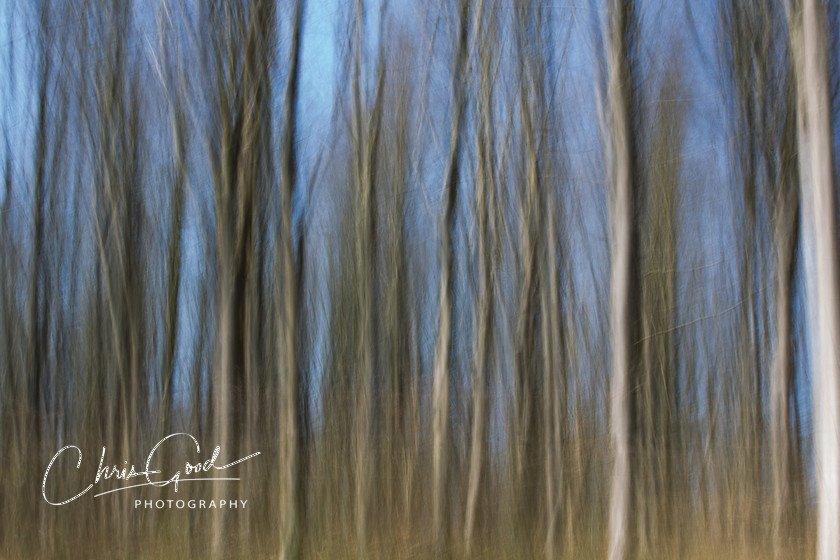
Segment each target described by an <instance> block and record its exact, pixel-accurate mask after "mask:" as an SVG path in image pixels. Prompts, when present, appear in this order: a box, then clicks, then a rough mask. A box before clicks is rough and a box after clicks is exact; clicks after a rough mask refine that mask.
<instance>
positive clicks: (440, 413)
mask: <svg viewBox="0 0 840 560" xmlns="http://www.w3.org/2000/svg"><path fill="white" fill-rule="evenodd" d="M469 13H470V9H469V2H468V1H467V0H458V22H457V25H458V30H457V36H458V38H457V43H456V45H455V52H454V53H453V67H452V74H451V79H450V89H451V91H450V95H451V99H450V111H451V115H450V119H451V125H450V132H449V154H448V156H447V161H446V169H445V170H444V177H443V180H444V183H443V205H444V206H443V214H442V216H441V221H440V227H439V231H440V253H439V255H440V277H439V284H438V332H437V343H436V345H435V356H434V366H433V367H434V369H433V372H432V541H433V546H434V550H435V554H437V555H438V556H441V555H447V554H448V550H447V547H448V543H447V538H446V537H447V535H446V532H447V527H446V510H447V505H446V502H447V500H448V498H447V492H448V478H449V477H448V468H449V467H448V455H449V453H448V447H449V442H450V433H449V431H450V427H449V382H450V379H449V377H450V360H451V353H452V348H451V345H452V311H453V306H454V303H455V302H454V295H453V294H454V291H455V289H454V280H453V278H452V277H453V275H454V259H455V257H454V253H455V246H454V245H455V242H454V240H453V234H454V230H455V202H456V200H457V198H458V183H459V181H460V171H461V168H460V166H461V142H462V135H463V133H462V129H463V128H464V122H465V120H466V107H465V106H466V95H465V91H464V89H465V74H466V66H467V50H468V35H469V33H468V29H469Z"/></svg>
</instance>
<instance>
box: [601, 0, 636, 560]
mask: <svg viewBox="0 0 840 560" xmlns="http://www.w3.org/2000/svg"><path fill="white" fill-rule="evenodd" d="M607 17H608V18H609V29H608V34H609V35H608V37H607V41H608V46H607V65H608V67H607V71H608V86H607V87H608V90H607V108H606V109H607V111H608V119H609V121H608V122H609V129H608V130H607V131H605V137H608V140H607V142H608V149H607V153H608V154H609V158H610V159H609V160H608V170H609V173H610V178H611V186H612V192H611V214H610V218H611V225H612V231H611V262H612V270H611V274H610V337H611V341H612V377H611V382H610V409H609V417H610V442H611V449H612V455H613V457H612V460H613V463H612V480H611V485H610V505H609V558H610V560H623V559H624V558H628V557H631V556H632V555H633V554H634V553H635V552H634V546H633V543H632V539H631V537H630V535H629V531H630V519H631V518H630V516H631V515H633V512H635V511H636V509H637V508H636V506H635V505H634V503H633V488H634V484H635V483H634V480H635V479H636V477H635V475H634V472H633V471H634V469H635V466H634V465H633V463H632V457H633V447H634V441H635V438H636V434H635V427H634V423H635V420H634V419H635V418H636V396H635V391H636V385H637V377H638V370H639V356H638V351H637V350H636V341H637V340H638V335H637V330H638V325H637V320H638V319H637V318H638V316H639V309H638V288H639V270H638V263H639V233H638V227H637V224H636V191H637V189H638V186H637V185H636V184H635V181H636V175H637V172H638V169H637V167H638V163H637V158H638V156H637V149H636V145H635V139H634V137H633V121H632V119H633V107H634V101H633V96H634V84H633V58H632V57H633V46H634V39H635V38H634V34H635V33H636V29H635V25H636V23H635V18H636V14H635V2H634V1H633V0H612V1H611V2H610V4H609V14H608V16H607Z"/></svg>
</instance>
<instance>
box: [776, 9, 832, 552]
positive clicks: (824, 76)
mask: <svg viewBox="0 0 840 560" xmlns="http://www.w3.org/2000/svg"><path fill="white" fill-rule="evenodd" d="M788 19H789V26H790V33H791V47H792V51H793V56H794V65H795V68H796V85H797V88H796V89H797V136H798V143H799V154H800V156H799V161H800V165H799V170H800V174H799V180H800V190H801V197H802V198H801V200H802V225H803V230H804V237H805V247H808V248H809V250H808V254H807V256H806V260H805V262H806V284H807V290H808V336H809V339H810V350H811V352H810V356H811V371H812V383H813V391H814V392H813V415H814V456H815V470H816V503H817V558H818V559H819V560H829V559H836V558H840V440H838V438H840V386H838V382H840V369H838V367H839V366H840V355H838V352H840V292H838V290H839V289H840V274H838V270H837V267H838V261H837V259H838V247H837V195H836V191H835V182H834V181H835V177H834V159H833V149H832V132H831V103H830V99H829V82H828V56H829V53H828V50H827V35H826V13H825V7H824V5H823V3H822V2H821V1H820V0H801V2H795V1H793V0H791V1H789V2H788Z"/></svg>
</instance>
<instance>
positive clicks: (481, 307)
mask: <svg viewBox="0 0 840 560" xmlns="http://www.w3.org/2000/svg"><path fill="white" fill-rule="evenodd" d="M483 8H484V2H483V1H481V0H479V4H478V8H477V11H476V23H477V25H476V35H477V36H478V38H479V39H478V40H479V41H480V42H479V50H480V53H481V54H480V58H481V62H480V64H481V82H480V86H479V87H480V90H479V96H480V103H481V105H480V107H481V108H480V110H479V112H480V115H479V116H478V117H477V121H478V124H477V126H476V152H477V154H478V164H477V169H476V181H475V212H476V225H477V231H476V238H477V242H478V274H479V280H478V286H479V293H478V295H477V301H476V302H475V304H474V305H475V311H474V319H473V321H474V328H473V331H474V333H475V335H474V336H475V338H474V343H473V378H472V426H471V435H470V466H469V475H468V476H469V478H468V481H467V509H466V515H465V519H464V550H465V553H466V556H467V557H469V555H470V553H471V550H472V540H473V531H474V528H475V523H476V513H477V510H478V498H479V490H480V482H481V478H482V466H483V463H484V462H485V460H486V456H487V453H486V449H485V442H484V440H485V438H486V436H487V434H486V432H487V429H486V425H487V382H488V380H487V369H488V367H487V366H488V360H489V359H492V358H491V352H492V350H491V348H492V343H493V325H492V321H493V308H494V307H493V303H494V299H493V298H494V297H495V295H494V294H495V292H494V289H493V288H494V282H493V276H494V272H493V265H494V260H495V259H494V258H493V255H495V246H494V244H493V243H492V238H493V236H494V234H495V227H494V216H495V212H496V208H495V182H494V181H493V176H494V173H493V169H492V166H493V165H494V161H493V157H492V154H493V150H492V142H493V138H492V132H491V130H492V124H491V123H492V111H493V95H492V91H491V90H492V87H493V85H492V82H491V81H490V71H491V68H490V61H491V56H490V55H491V52H489V50H490V40H489V39H488V35H487V33H486V30H485V26H484V23H483V21H482V17H483V14H484V10H483ZM484 476H486V475H484Z"/></svg>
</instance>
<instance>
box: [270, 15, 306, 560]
mask: <svg viewBox="0 0 840 560" xmlns="http://www.w3.org/2000/svg"><path fill="white" fill-rule="evenodd" d="M303 10H304V6H303V0H296V1H295V3H294V7H293V8H292V30H291V45H290V50H289V58H288V65H289V66H288V74H287V78H286V91H285V94H284V100H283V126H284V128H283V137H282V144H281V147H280V150H281V154H280V157H281V161H280V173H281V177H280V193H281V196H280V199H281V210H280V212H281V216H280V239H279V243H278V244H279V246H280V251H281V254H280V256H279V258H278V259H277V262H278V263H280V264H281V266H282V269H281V271H280V277H281V278H282V286H283V294H282V302H283V304H282V306H281V310H282V311H281V312H282V320H281V323H280V332H279V337H278V338H279V340H278V348H277V350H278V356H279V357H280V359H281V360H282V363H281V368H280V372H281V373H280V374H281V385H280V386H281V390H280V399H279V400H280V403H281V404H280V410H279V412H280V416H281V417H280V430H281V431H280V434H281V445H280V464H281V465H282V466H283V468H282V469H281V473H282V476H281V492H280V502H281V503H280V511H281V516H280V546H281V552H280V558H282V559H283V560H294V559H296V558H299V557H300V555H301V543H302V540H303V529H304V527H303V521H304V513H305V507H306V502H305V497H306V495H305V492H306V481H305V480H304V478H303V457H302V455H303V453H304V449H303V444H304V435H305V430H304V426H303V406H302V403H301V400H302V399H304V398H306V397H305V395H304V394H303V391H302V387H301V372H300V366H299V364H298V355H297V333H298V329H299V321H298V314H299V305H300V302H299V301H298V293H299V285H298V278H299V275H300V264H299V263H298V262H297V260H296V259H295V254H294V249H295V245H294V236H293V232H294V228H293V223H292V222H293V213H292V205H293V201H294V197H295V190H296V189H295V186H296V183H297V149H296V145H295V138H296V134H297V104H298V84H299V81H300V42H301V29H302V27H303V23H302V21H303Z"/></svg>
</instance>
